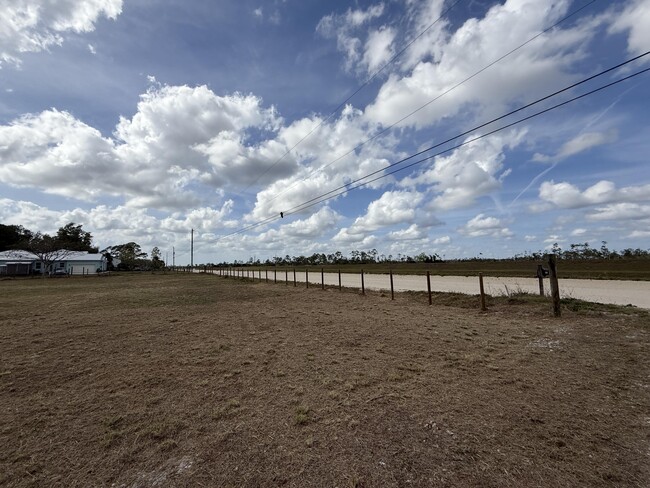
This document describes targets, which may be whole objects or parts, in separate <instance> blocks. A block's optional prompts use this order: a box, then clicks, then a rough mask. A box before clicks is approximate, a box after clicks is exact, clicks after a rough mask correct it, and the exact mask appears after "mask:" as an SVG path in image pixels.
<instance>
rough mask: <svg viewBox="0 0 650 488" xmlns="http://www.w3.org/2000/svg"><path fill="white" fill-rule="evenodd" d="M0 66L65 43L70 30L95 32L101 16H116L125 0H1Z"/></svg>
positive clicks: (17, 63) (17, 62)
mask: <svg viewBox="0 0 650 488" xmlns="http://www.w3.org/2000/svg"><path fill="white" fill-rule="evenodd" d="M0 12H2V14H0V67H2V64H3V63H10V64H13V65H19V64H20V58H21V56H22V55H23V54H24V53H28V52H39V51H45V50H48V49H49V48H51V47H52V46H58V45H61V44H62V43H63V41H64V36H65V34H66V33H70V32H74V33H82V32H91V31H93V30H94V29H95V23H96V22H97V20H98V19H99V18H100V17H106V18H108V19H115V18H117V16H118V15H120V13H121V12H122V0H57V1H56V2H53V1H47V0H20V1H16V0H0Z"/></svg>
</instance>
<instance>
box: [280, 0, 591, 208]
mask: <svg viewBox="0 0 650 488" xmlns="http://www.w3.org/2000/svg"><path fill="white" fill-rule="evenodd" d="M596 1H597V0H590V1H589V2H588V3H586V4H584V5H583V6H582V7H580V8H578V9H576V10H574V11H573V12H571V13H569V14H568V15H566V16H564V17H563V18H561V19H560V20H558V21H557V22H555V23H554V24H553V25H551V26H549V27H547V28H546V29H544V30H543V31H540V32H539V33H537V34H536V35H534V36H533V37H531V38H530V39H528V40H527V41H525V42H523V43H522V44H520V45H519V46H517V47H515V48H514V49H511V50H510V51H508V52H507V53H505V54H503V55H502V56H500V57H498V58H497V59H495V60H494V61H492V62H490V63H489V64H487V65H485V66H484V67H483V68H481V69H479V70H478V71H476V72H474V73H473V74H472V75H470V76H468V77H467V78H465V79H464V80H462V81H460V82H458V83H456V84H455V85H453V86H452V87H450V88H448V89H447V90H445V91H443V92H442V93H440V94H439V95H437V96H436V97H434V98H432V99H431V100H429V101H428V102H426V103H425V104H423V105H420V106H419V107H418V108H416V109H415V110H413V111H412V112H409V113H408V114H406V115H405V116H403V117H402V118H401V119H399V120H397V121H395V122H393V123H392V124H390V125H388V126H386V127H384V128H383V129H382V130H380V131H379V132H378V133H376V134H375V135H373V136H372V137H369V138H368V139H366V140H365V141H363V142H361V143H359V144H358V145H356V146H354V147H353V148H352V149H350V150H349V151H348V152H346V153H345V154H342V155H340V156H338V157H337V158H335V159H333V160H332V161H330V162H329V163H327V164H325V165H323V166H321V167H319V168H318V169H315V170H314V171H312V172H311V173H309V174H308V175H307V176H305V177H304V178H303V179H301V180H300V181H296V182H295V183H293V184H292V185H290V186H289V187H288V188H286V189H284V190H283V191H281V192H280V193H278V194H277V195H275V196H274V197H272V198H270V199H269V200H268V202H272V201H274V200H276V199H277V198H279V197H280V196H282V195H284V194H285V193H287V192H288V191H290V190H291V189H292V188H295V187H296V186H297V185H299V184H300V183H302V182H303V181H307V179H308V178H310V177H312V176H313V175H315V174H316V173H319V172H321V171H323V170H324V169H326V168H328V167H330V166H331V165H332V164H334V163H336V162H338V161H340V160H341V159H343V158H344V157H346V156H349V155H350V154H352V153H354V152H356V151H357V150H358V149H361V148H362V147H363V146H365V145H366V144H368V143H369V142H372V141H374V140H375V139H377V138H378V137H379V136H381V135H383V134H385V133H386V132H388V131H389V130H391V129H392V128H394V127H395V126H396V125H398V124H401V123H402V122H404V121H405V120H406V119H408V118H410V117H412V116H413V115H415V114H416V113H418V112H420V111H421V110H423V109H425V108H426V107H428V106H429V105H431V104H432V103H434V102H436V101H437V100H439V99H441V98H442V97H444V96H445V95H447V94H449V93H451V92H452V91H454V90H456V89H457V88H459V87H460V86H462V85H464V84H465V83H467V82H468V81H470V80H472V79H473V78H475V77H476V76H478V75H480V74H481V73H483V72H484V71H486V70H487V69H489V68H491V67H492V66H494V65H495V64H497V63H499V62H501V61H502V60H504V59H505V58H507V57H508V56H510V55H511V54H514V53H515V52H517V51H518V50H520V49H521V48H523V47H524V46H526V45H528V44H530V43H531V42H533V41H534V40H535V39H537V38H538V37H540V36H542V35H544V34H546V33H547V32H549V31H550V30H552V29H554V28H555V27H557V26H558V25H560V24H562V23H563V22H565V21H567V20H568V19H570V18H571V17H573V16H574V15H577V14H578V13H580V12H581V11H582V10H584V9H585V8H587V7H588V6H590V5H591V4H593V3H595V2H596Z"/></svg>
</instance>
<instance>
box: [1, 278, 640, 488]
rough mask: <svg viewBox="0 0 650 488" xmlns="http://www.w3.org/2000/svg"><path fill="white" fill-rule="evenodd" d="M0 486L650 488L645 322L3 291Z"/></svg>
mask: <svg viewBox="0 0 650 488" xmlns="http://www.w3.org/2000/svg"><path fill="white" fill-rule="evenodd" d="M0 305H1V306H0V445H1V446H2V448H1V449H0V485H1V486H10V487H23V486H48V487H49V486H62V487H77V486H84V487H85V486H105V487H129V488H130V487H152V486H156V487H183V486H188V487H189V486H192V487H194V486H198V487H200V486H218V487H222V486H223V487H230V486H232V487H239V486H243V487H258V486H269V487H270V486H287V487H305V486H316V487H320V486H326V487H375V486H377V487H391V486H392V487H398V486H400V487H401V486H406V487H408V486H444V487H446V486H449V487H464V486H476V487H478V486H480V487H504V486H505V487H508V486H512V487H523V486H525V487H558V486H565V487H575V486H585V487H599V486H603V487H604V486H638V487H642V486H649V485H650V318H649V317H648V314H647V312H642V311H637V310H635V309H623V308H621V309H616V308H612V307H597V306H591V305H585V304H579V303H572V304H571V307H570V308H565V309H564V310H563V316H562V318H561V319H555V318H553V317H551V314H550V305H549V304H548V303H546V302H545V301H543V300H540V299H538V298H534V297H511V298H507V297H503V298H499V299H492V300H491V301H490V307H489V312H488V313H484V314H481V313H479V311H478V309H477V303H476V298H475V297H459V296H452V295H442V294H441V295H436V297H435V301H434V305H433V306H428V304H427V300H426V299H425V298H423V296H422V295H418V294H401V295H399V296H397V297H396V300H395V301H391V300H390V297H389V296H385V295H383V294H379V293H374V294H368V295H366V296H361V295H359V294H358V293H357V292H356V291H354V292H353V291H347V292H346V291H344V292H339V291H337V290H332V289H328V290H325V291H323V290H321V289H319V288H310V289H304V288H293V287H292V286H285V285H284V284H277V285H273V284H265V283H250V282H245V281H237V280H234V279H223V278H219V277H216V276H206V275H183V274H167V275H162V274H159V275H151V274H139V275H138V274H134V275H113V276H110V277H106V278H97V277H92V278H86V279H84V278H71V279H48V280H39V279H32V280H30V279H27V280H7V281H1V282H0Z"/></svg>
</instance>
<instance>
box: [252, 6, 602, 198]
mask: <svg viewBox="0 0 650 488" xmlns="http://www.w3.org/2000/svg"><path fill="white" fill-rule="evenodd" d="M461 1H462V0H456V1H455V2H454V3H452V4H451V6H449V7H448V8H447V9H446V10H445V11H443V12H442V13H441V14H440V16H439V17H438V18H437V19H436V20H434V21H433V22H432V23H431V24H429V25H428V26H427V28H426V29H424V30H423V31H422V32H420V33H419V34H418V35H417V36H415V37H414V38H413V39H412V40H411V41H410V42H408V43H407V44H406V46H404V47H403V48H402V49H401V50H400V51H399V52H398V53H396V54H395V55H394V56H393V57H392V58H390V59H389V60H388V61H386V63H385V64H384V65H383V66H382V67H381V68H379V69H378V70H376V71H375V72H374V73H373V74H372V75H371V76H370V77H369V78H368V79H367V80H366V81H365V82H363V83H362V84H361V86H359V87H358V88H357V89H356V90H355V91H354V92H353V93H352V94H351V95H349V96H348V97H347V98H346V99H345V100H343V101H342V102H341V103H340V104H339V105H338V106H337V107H336V108H335V109H334V110H332V111H331V112H330V114H329V115H328V116H327V117H326V118H325V119H323V120H321V121H320V122H319V123H318V124H317V125H316V126H315V127H314V128H313V129H311V130H310V131H309V132H308V133H307V134H306V135H305V136H304V137H303V138H302V139H300V140H299V141H298V142H296V143H295V144H294V145H293V146H292V147H291V148H289V149H287V151H286V152H285V153H284V154H283V155H282V156H280V157H279V158H278V159H277V160H276V161H275V162H274V163H273V164H271V166H269V167H268V168H266V170H264V172H262V174H260V175H259V176H258V177H257V178H256V179H255V181H254V182H253V183H251V184H249V185H248V186H247V187H246V188H244V190H243V191H244V192H245V191H246V190H248V189H249V188H250V187H251V186H253V185H254V184H256V183H257V182H258V181H259V180H260V179H261V178H262V177H263V176H265V175H266V174H267V173H268V172H269V171H271V170H272V169H273V168H274V167H275V166H277V165H278V164H279V163H280V161H282V160H283V159H284V158H285V157H286V156H287V155H288V154H289V153H290V152H291V151H293V150H294V149H295V148H296V147H298V146H299V145H300V144H301V143H302V142H303V141H304V140H305V139H307V138H308V137H309V136H311V135H312V134H313V133H314V132H315V131H316V130H317V129H318V128H320V127H321V126H322V125H323V124H324V123H325V122H327V121H328V120H329V119H331V118H332V116H333V115H334V114H335V113H337V112H338V111H339V110H340V109H341V108H343V107H344V106H345V104H346V103H348V102H349V101H350V100H351V99H352V98H353V97H354V96H355V95H356V94H357V93H359V92H360V91H361V90H363V89H364V88H365V87H366V86H368V85H369V84H370V83H371V82H372V81H373V80H374V79H375V78H376V77H377V76H378V75H379V73H381V72H382V71H384V69H386V67H387V66H389V65H390V64H392V63H393V61H395V60H396V59H397V58H399V57H400V56H401V55H402V54H404V52H405V51H406V50H407V49H408V48H409V47H411V45H412V44H413V43H414V42H415V41H417V40H418V39H420V38H421V37H422V36H423V35H424V34H426V33H427V32H428V31H429V29H431V28H432V27H433V26H434V25H436V24H437V23H438V22H439V21H440V20H442V18H443V17H444V16H445V15H447V13H449V11H450V10H451V9H452V8H454V7H455V6H456V5H457V4H458V3H460V2H461ZM595 1H596V0H592V2H595Z"/></svg>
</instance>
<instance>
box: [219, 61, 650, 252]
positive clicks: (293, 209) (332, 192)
mask: <svg viewBox="0 0 650 488" xmlns="http://www.w3.org/2000/svg"><path fill="white" fill-rule="evenodd" d="M648 54H650V51H647V52H645V53H643V54H640V55H638V56H635V57H634V58H631V59H629V60H627V61H624V62H622V63H619V64H617V65H616V66H613V67H611V68H608V69H606V70H603V71H601V72H599V73H597V74H595V75H592V76H589V77H587V78H585V79H583V80H581V81H579V82H576V83H573V84H572V85H569V86H567V87H565V88H562V89H560V90H557V91H555V92H553V93H551V94H549V95H546V96H544V97H542V98H539V99H537V100H535V101H533V102H530V103H528V104H526V105H523V106H521V107H519V108H517V109H515V110H512V111H510V112H508V113H506V114H504V115H501V116H499V117H497V118H494V119H492V120H490V121H488V122H485V123H483V124H480V125H478V126H476V127H473V128H472V129H469V130H466V131H464V132H462V133H460V134H457V135H455V136H454V137H451V138H449V139H446V140H445V141H442V142H440V143H437V144H434V145H432V146H430V147H428V148H427V149H424V150H422V151H418V152H417V153H414V154H412V155H411V156H408V157H406V158H403V159H401V160H399V161H396V162H394V163H392V164H390V165H389V166H387V167H386V168H382V169H379V170H377V171H373V172H371V173H368V174H367V175H365V176H363V177H361V178H358V179H356V180H354V181H351V182H349V183H347V184H345V185H341V186H339V187H337V188H335V189H333V190H330V191H328V192H326V193H323V194H321V195H319V196H317V197H314V198H312V199H310V200H307V201H305V202H303V203H301V204H299V205H296V206H294V207H291V208H290V209H288V210H285V211H284V212H283V214H284V216H288V215H293V214H296V213H298V212H301V211H303V210H305V209H307V208H310V207H312V206H314V205H317V204H319V203H322V202H324V201H326V200H330V199H332V198H334V197H336V196H339V195H342V194H344V193H347V192H349V191H351V190H354V189H357V188H360V187H362V186H365V185H367V184H369V183H372V182H374V181H377V180H379V179H381V178H385V177H387V176H390V175H392V174H394V173H397V172H398V171H402V170H404V169H407V168H410V167H412V166H415V165H416V164H420V163H422V162H425V161H428V160H430V159H432V158H434V157H436V156H439V155H441V154H444V153H446V152H449V151H452V150H454V149H457V148H459V147H462V146H464V145H467V144H470V143H471V142H474V141H476V140H479V139H482V138H484V137H487V136H489V135H492V134H494V133H496V132H499V131H502V130H505V129H507V128H509V127H512V126H513V125H517V124H520V123H522V122H525V121H526V120H530V119H531V118H534V117H537V116H539V115H542V114H544V113H546V112H549V111H551V110H555V109H557V108H559V107H562V106H564V105H567V104H569V103H572V102H574V101H576V100H579V99H581V98H584V97H587V96H589V95H592V94H594V93H596V92H599V91H601V90H604V89H606V88H609V87H611V86H614V85H616V84H618V83H621V82H623V81H626V80H628V79H630V78H633V77H635V76H638V75H640V74H642V73H645V72H647V71H649V70H650V68H647V69H644V70H641V71H638V72H636V73H633V74H632V75H629V76H626V77H624V78H621V79H619V80H616V81H614V82H611V83H609V84H606V85H603V86H601V87H599V88H596V89H594V90H591V91H589V92H587V93H585V94H582V95H579V96H577V97H574V98H571V99H569V100H567V101H564V102H561V103H559V104H557V105H554V106H552V107H550V108H547V109H544V110H542V111H539V112H536V113H535V114H533V115H530V116H527V117H524V118H522V119H519V120H517V121H516V122H512V123H510V124H507V125H505V126H502V127H500V128H498V129H495V130H492V131H490V132H488V133H486V134H483V135H481V136H477V137H476V138H473V139H470V140H468V141H465V142H463V143H461V144H458V145H456V146H453V147H451V148H448V149H445V150H443V151H441V152H439V153H436V154H434V155H431V156H428V157H426V158H423V159H421V160H418V161H415V162H413V163H411V164H408V165H406V166H404V167H402V168H398V169H396V170H393V171H390V172H388V173H385V174H384V175H380V176H378V177H377V178H374V179H372V180H369V181H363V180H366V179H367V178H370V177H372V176H375V175H377V174H378V173H382V172H385V171H386V169H388V168H394V167H396V166H399V165H401V164H402V163H404V162H406V161H409V160H411V159H413V158H416V157H417V156H421V155H422V154H424V153H427V152H429V151H431V150H432V149H435V148H438V147H440V146H442V145H444V144H447V143H449V142H451V141H453V140H455V139H458V138H459V137H463V136H465V135H468V134H470V133H471V132H475V131H476V130H479V129H481V128H484V127H486V126H488V125H490V124H492V123H494V122H497V121H499V120H502V119H504V118H506V117H509V116H511V115H513V114H516V113H518V112H521V111H522V110H525V109H527V108H530V107H532V106H534V105H536V104H539V103H541V102H543V101H545V100H548V99H550V98H552V97H555V96H557V95H559V94H561V93H563V92H566V91H568V90H570V89H572V88H575V87H577V86H579V85H582V84H584V83H587V82H589V81H591V80H593V79H595V78H598V77H600V76H603V75H605V74H607V73H609V72H611V71H613V70H616V69H618V68H621V67H623V66H625V65H627V64H630V63H632V62H634V61H637V60H639V59H641V58H643V57H644V56H647V55H648ZM350 185H356V186H350ZM280 218H281V217H280V216H277V215H274V216H272V217H268V218H266V219H263V220H261V221H259V222H256V223H254V224H251V225H248V226H246V227H243V228H242V229H239V230H237V231H235V232H232V233H229V234H226V235H224V236H221V237H219V238H218V239H217V240H221V239H224V238H226V237H230V236H233V235H237V234H241V233H243V232H246V231H248V230H251V229H254V228H256V227H259V226H262V225H265V224H268V223H271V222H274V221H276V220H279V219H280Z"/></svg>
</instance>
